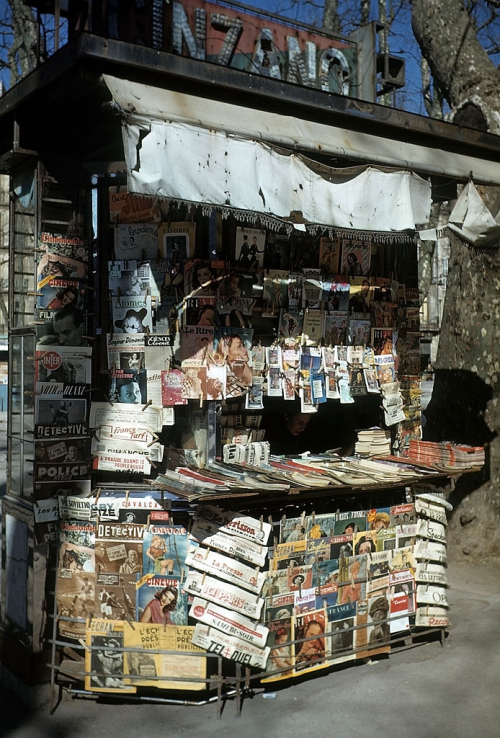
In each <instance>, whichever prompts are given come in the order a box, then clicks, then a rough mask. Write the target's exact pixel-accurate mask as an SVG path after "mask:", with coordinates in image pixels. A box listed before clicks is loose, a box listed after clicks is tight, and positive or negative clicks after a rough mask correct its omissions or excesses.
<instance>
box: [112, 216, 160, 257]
mask: <svg viewBox="0 0 500 738" xmlns="http://www.w3.org/2000/svg"><path fill="white" fill-rule="evenodd" d="M158 247H159V243H158V223H127V224H123V225H115V259H117V260H118V261H122V260H123V261H130V260H131V259H136V260H137V261H147V260H149V259H157V258H158Z"/></svg>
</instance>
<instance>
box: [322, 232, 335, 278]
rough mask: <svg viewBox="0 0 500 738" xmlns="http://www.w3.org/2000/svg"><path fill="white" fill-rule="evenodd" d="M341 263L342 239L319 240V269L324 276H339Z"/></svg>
mask: <svg viewBox="0 0 500 738" xmlns="http://www.w3.org/2000/svg"><path fill="white" fill-rule="evenodd" d="M339 263H340V239H339V238H320V239H319V268H320V269H321V271H322V272H323V273H324V274H338V271H339Z"/></svg>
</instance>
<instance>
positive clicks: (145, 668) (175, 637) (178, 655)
mask: <svg viewBox="0 0 500 738" xmlns="http://www.w3.org/2000/svg"><path fill="white" fill-rule="evenodd" d="M123 630H124V636H125V639H124V642H125V647H126V648H130V649H134V650H133V651H127V652H126V654H125V672H126V674H127V677H126V678H125V680H124V681H125V683H126V684H130V685H135V686H136V687H138V686H141V687H158V689H176V690H189V691H196V690H198V691H199V690H203V689H205V686H206V685H205V682H202V681H200V682H198V681H189V679H206V673H207V666H206V658H202V657H195V656H188V655H184V656H183V655H182V653H185V654H187V653H193V652H196V653H200V654H202V653H204V651H203V649H202V648H199V647H198V646H195V645H193V643H192V642H191V639H192V635H193V631H194V627H193V626H188V625H185V626H177V625H151V624H149V623H127V622H125V623H123ZM158 651H175V653H172V654H166V653H158ZM161 677H176V678H182V679H187V681H169V680H168V679H162V678H161Z"/></svg>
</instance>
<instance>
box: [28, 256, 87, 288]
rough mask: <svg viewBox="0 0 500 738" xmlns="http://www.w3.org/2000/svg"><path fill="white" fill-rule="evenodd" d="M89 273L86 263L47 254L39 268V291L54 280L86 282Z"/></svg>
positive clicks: (67, 257)
mask: <svg viewBox="0 0 500 738" xmlns="http://www.w3.org/2000/svg"><path fill="white" fill-rule="evenodd" d="M87 272H88V264H87V262H86V261H82V260H81V259H75V258H72V257H69V256H62V255H60V254H57V253H52V252H48V253H45V254H44V255H43V256H42V257H41V259H40V261H39V262H38V266H37V291H40V290H42V289H43V288H44V287H45V285H47V284H50V283H51V281H52V280H54V279H63V280H72V281H74V280H78V281H85V280H86V279H87Z"/></svg>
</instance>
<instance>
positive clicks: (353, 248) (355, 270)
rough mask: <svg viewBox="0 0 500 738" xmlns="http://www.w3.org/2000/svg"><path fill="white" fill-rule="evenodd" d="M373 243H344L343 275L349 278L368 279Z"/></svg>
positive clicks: (345, 241)
mask: <svg viewBox="0 0 500 738" xmlns="http://www.w3.org/2000/svg"><path fill="white" fill-rule="evenodd" d="M370 264H371V243H370V242H369V241H350V240H347V239H344V240H343V241H342V262H341V273H342V274H343V275H345V276H347V277H367V276H368V275H369V273H370Z"/></svg>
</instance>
